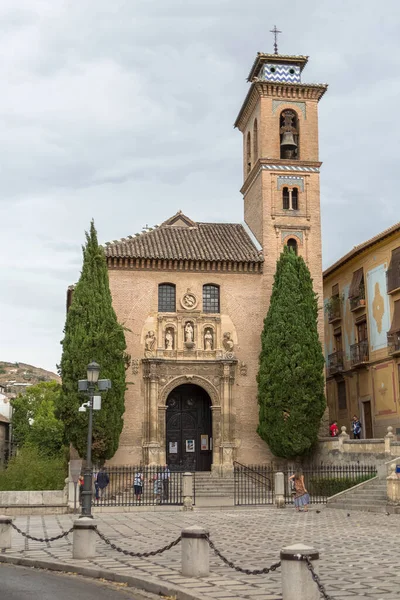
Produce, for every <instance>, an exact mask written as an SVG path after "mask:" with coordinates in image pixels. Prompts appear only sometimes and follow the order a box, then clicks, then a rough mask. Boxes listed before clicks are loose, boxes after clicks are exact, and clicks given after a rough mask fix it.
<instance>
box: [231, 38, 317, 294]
mask: <svg viewBox="0 0 400 600" xmlns="http://www.w3.org/2000/svg"><path fill="white" fill-rule="evenodd" d="M275 49H276V52H277V47H276V46H275ZM307 61H308V57H307V56H286V55H281V54H277V53H275V54H262V53H258V54H257V56H256V59H255V61H254V63H253V66H252V67H251V70H250V73H249V76H248V79H247V80H248V82H249V83H250V84H251V86H250V89H249V91H248V93H247V96H246V98H245V100H244V102H243V105H242V107H241V109H240V112H239V114H238V117H237V119H236V122H235V127H237V128H238V129H239V130H240V131H241V132H242V134H243V175H244V183H243V186H242V188H241V192H242V194H243V197H244V219H245V221H246V223H247V225H248V226H249V227H250V229H251V230H252V232H253V234H254V236H255V237H256V238H257V240H258V242H259V243H260V244H261V246H262V248H263V253H264V257H265V262H264V276H265V279H266V284H267V285H268V287H269V286H271V288H272V283H273V276H274V273H275V267H276V262H277V259H278V258H279V255H280V253H281V252H282V250H283V247H284V246H285V245H288V246H290V247H292V248H293V250H294V251H295V252H297V253H298V254H299V255H301V256H302V257H303V258H304V260H305V261H306V263H307V264H308V267H309V269H310V271H311V276H312V278H313V282H314V289H315V292H316V293H317V294H318V296H319V298H320V301H321V302H322V256H321V255H322V250H321V220H320V182H319V172H320V167H321V163H320V162H319V155H318V102H319V100H320V99H321V98H322V96H323V95H324V93H325V92H326V90H327V87H328V86H327V85H325V84H307V83H302V81H301V76H302V71H303V69H304V67H305V66H306V64H307ZM271 288H269V289H271Z"/></svg>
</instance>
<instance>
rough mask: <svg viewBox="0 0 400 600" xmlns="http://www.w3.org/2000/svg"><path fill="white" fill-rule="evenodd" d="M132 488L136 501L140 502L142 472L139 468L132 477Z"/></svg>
mask: <svg viewBox="0 0 400 600" xmlns="http://www.w3.org/2000/svg"><path fill="white" fill-rule="evenodd" d="M133 490H134V493H135V498H136V501H137V502H138V503H139V504H140V501H141V499H142V494H143V473H142V472H141V471H140V470H138V471H136V473H135V477H134V479H133Z"/></svg>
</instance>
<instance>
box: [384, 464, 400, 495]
mask: <svg viewBox="0 0 400 600" xmlns="http://www.w3.org/2000/svg"><path fill="white" fill-rule="evenodd" d="M396 467H397V465H395V464H392V465H390V475H389V476H388V477H387V478H386V489H387V499H388V502H390V503H391V504H400V477H399V475H400V474H399V473H396Z"/></svg>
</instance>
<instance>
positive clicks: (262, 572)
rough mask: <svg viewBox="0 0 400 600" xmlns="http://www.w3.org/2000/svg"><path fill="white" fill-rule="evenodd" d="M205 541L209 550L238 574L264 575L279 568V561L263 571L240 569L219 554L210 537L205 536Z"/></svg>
mask: <svg viewBox="0 0 400 600" xmlns="http://www.w3.org/2000/svg"><path fill="white" fill-rule="evenodd" d="M206 540H207V542H208V545H209V546H210V548H211V550H213V551H214V552H215V554H216V555H217V556H218V558H220V559H221V560H222V562H224V563H225V564H226V565H227V566H228V567H230V568H231V569H235V571H238V572H239V573H244V574H245V575H266V574H267V573H270V572H273V571H276V569H279V567H280V566H281V561H279V562H277V563H275V564H273V565H271V566H270V567H264V569H254V570H251V569H243V568H242V567H238V566H237V565H235V564H234V563H233V562H232V561H231V560H228V559H227V558H226V557H225V556H224V555H223V554H221V552H220V551H219V550H218V549H217V548H216V547H215V545H214V542H212V541H211V539H210V536H209V535H207V534H206Z"/></svg>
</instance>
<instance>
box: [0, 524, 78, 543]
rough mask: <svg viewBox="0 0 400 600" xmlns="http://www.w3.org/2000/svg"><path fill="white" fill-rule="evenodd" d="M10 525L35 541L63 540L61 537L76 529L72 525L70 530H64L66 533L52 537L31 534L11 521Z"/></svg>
mask: <svg viewBox="0 0 400 600" xmlns="http://www.w3.org/2000/svg"><path fill="white" fill-rule="evenodd" d="M10 525H11V527H12V528H13V529H15V531H18V533H20V534H21V535H22V536H23V537H24V538H27V539H28V540H33V541H34V542H55V541H56V540H61V538H63V537H66V536H67V535H69V534H70V533H72V531H73V529H74V528H73V527H71V529H68V531H64V533H60V535H56V536H54V537H51V538H38V537H34V536H33V535H29V533H26V531H22V529H20V528H19V527H17V526H16V525H14V523H10Z"/></svg>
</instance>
